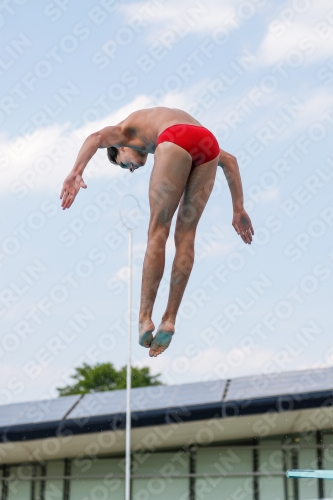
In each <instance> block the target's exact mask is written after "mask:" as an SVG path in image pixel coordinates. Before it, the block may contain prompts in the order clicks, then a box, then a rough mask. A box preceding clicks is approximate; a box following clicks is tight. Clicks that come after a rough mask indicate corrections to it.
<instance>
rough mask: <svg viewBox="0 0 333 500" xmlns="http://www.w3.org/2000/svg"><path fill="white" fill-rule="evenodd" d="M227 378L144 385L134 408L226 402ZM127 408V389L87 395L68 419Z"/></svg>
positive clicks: (137, 392) (133, 393)
mask: <svg viewBox="0 0 333 500" xmlns="http://www.w3.org/2000/svg"><path fill="white" fill-rule="evenodd" d="M225 383H226V382H225V380H218V381H213V382H199V383H193V384H184V385H171V386H168V385H161V386H158V385H157V386H150V387H140V388H135V389H132V391H131V411H132V412H139V411H149V410H158V409H162V408H169V407H184V406H185V407H186V406H191V405H199V404H207V403H214V402H219V401H222V395H223V391H224V388H225ZM125 411H126V391H110V392H104V393H103V392H100V393H96V394H86V395H85V396H84V397H83V398H82V399H81V401H80V402H79V404H78V405H77V406H76V407H75V408H74V409H73V410H72V411H71V412H70V414H69V415H68V417H67V418H68V419H76V418H84V417H91V416H99V415H113V414H116V413H120V412H125Z"/></svg>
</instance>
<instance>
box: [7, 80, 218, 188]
mask: <svg viewBox="0 0 333 500" xmlns="http://www.w3.org/2000/svg"><path fill="white" fill-rule="evenodd" d="M206 82H208V80H207V79H204V80H200V81H199V82H196V83H195V84H194V85H192V86H191V87H190V88H189V89H186V91H185V90H184V91H182V92H169V93H166V94H165V96H164V97H163V98H161V99H160V101H159V102H158V103H156V102H155V101H153V100H152V98H151V97H150V96H148V95H138V96H136V97H135V99H133V100H132V101H131V102H129V103H128V104H126V105H124V106H122V107H121V108H119V109H118V110H117V111H115V112H114V113H112V114H110V115H108V116H106V117H104V118H103V119H102V120H98V121H95V122H91V123H89V124H87V125H83V126H82V127H80V128H78V129H76V130H74V131H71V132H69V133H68V132H67V131H68V129H70V125H71V124H70V123H65V124H62V125H59V124H54V125H52V126H49V127H45V128H41V129H39V130H37V131H35V132H33V133H31V134H26V135H24V136H20V137H18V138H15V139H11V138H8V137H7V136H6V134H1V135H0V175H1V183H0V192H13V190H14V189H16V193H18V189H19V188H20V187H21V186H24V187H25V189H26V188H28V190H29V191H30V192H31V191H34V190H43V191H45V190H51V191H55V192H57V193H58V192H59V190H60V186H61V185H62V182H63V180H64V178H65V177H66V176H67V175H68V173H69V172H70V170H71V169H72V167H73V165H74V162H75V160H76V157H77V154H78V151H79V149H80V147H81V146H82V143H83V141H84V139H85V138H86V137H87V136H88V135H89V134H91V133H92V132H95V131H96V130H99V129H101V128H103V127H106V126H108V125H112V124H116V123H119V122H120V121H122V120H123V119H124V118H126V117H127V116H128V115H129V114H131V113H132V112H134V111H137V110H138V109H144V108H150V107H154V106H166V107H171V108H179V109H184V108H185V107H186V104H187V103H188V102H191V100H192V99H194V98H195V96H196V95H197V93H198V92H199V90H201V89H202V88H203V87H204V86H205V84H206ZM120 175H123V172H122V171H121V170H120V169H117V168H110V164H109V162H108V160H107V159H106V151H105V150H104V149H103V150H99V151H97V153H96V155H95V156H94V158H93V159H92V160H91V161H90V162H89V165H88V167H87V169H86V170H85V173H84V179H85V181H86V180H87V179H88V182H87V184H88V185H89V178H90V177H107V178H110V179H112V178H115V177H118V176H120ZM134 175H135V174H134ZM138 179H139V176H138ZM141 184H142V186H143V183H141ZM139 185H140V183H138V186H139ZM144 185H146V184H145V183H144ZM138 189H139V191H138V192H137V193H141V191H143V189H145V192H144V194H145V196H146V195H147V188H143V187H139V188H138ZM140 190H141V191H140Z"/></svg>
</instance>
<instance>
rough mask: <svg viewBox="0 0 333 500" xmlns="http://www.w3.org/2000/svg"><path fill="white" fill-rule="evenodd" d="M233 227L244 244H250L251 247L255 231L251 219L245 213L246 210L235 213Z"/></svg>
mask: <svg viewBox="0 0 333 500" xmlns="http://www.w3.org/2000/svg"><path fill="white" fill-rule="evenodd" d="M232 225H233V226H234V228H235V230H236V232H237V234H239V235H240V237H241V238H242V240H243V241H244V243H248V244H249V245H250V244H251V241H252V235H254V230H253V227H252V223H251V219H250V217H249V216H248V214H247V213H246V212H245V210H241V211H240V212H234V216H233V219H232Z"/></svg>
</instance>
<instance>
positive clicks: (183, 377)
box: [135, 339, 275, 384]
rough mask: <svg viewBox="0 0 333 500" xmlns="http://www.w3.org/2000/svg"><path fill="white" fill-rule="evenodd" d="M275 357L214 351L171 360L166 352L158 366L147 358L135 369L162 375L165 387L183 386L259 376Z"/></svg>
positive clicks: (264, 351) (267, 353) (265, 352)
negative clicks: (194, 382) (144, 368)
mask: <svg viewBox="0 0 333 500" xmlns="http://www.w3.org/2000/svg"><path fill="white" fill-rule="evenodd" d="M176 340H177V339H176ZM147 353H148V351H147ZM274 354H275V351H274V350H273V349H259V348H258V349H257V350H256V352H254V353H252V354H251V356H248V355H245V354H244V353H243V352H242V351H240V350H239V349H233V350H232V351H230V352H225V351H222V350H221V349H218V348H214V347H212V348H208V349H204V350H202V351H201V352H200V354H199V355H197V356H195V357H193V358H188V357H185V356H178V357H177V356H174V357H171V356H169V355H168V352H167V351H166V352H165V353H163V354H162V355H160V356H158V358H157V359H158V363H156V359H155V358H150V357H149V356H148V355H147V356H145V357H144V358H143V359H142V360H140V361H137V362H136V363H135V366H137V367H138V368H142V367H144V366H148V367H149V368H150V370H151V373H152V374H153V375H156V374H158V373H161V374H162V377H161V380H163V382H164V383H167V384H182V383H186V382H193V381H194V380H195V381H198V380H216V379H224V378H236V377H242V376H248V375H253V374H258V373H260V369H261V367H263V366H264V365H265V364H266V363H267V362H268V361H270V360H271V359H272V356H273V355H274ZM163 374H164V375H163Z"/></svg>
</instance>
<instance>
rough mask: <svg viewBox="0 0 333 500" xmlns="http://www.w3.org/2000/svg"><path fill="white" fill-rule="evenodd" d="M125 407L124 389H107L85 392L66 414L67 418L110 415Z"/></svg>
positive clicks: (121, 411)
mask: <svg viewBox="0 0 333 500" xmlns="http://www.w3.org/2000/svg"><path fill="white" fill-rule="evenodd" d="M125 409H126V391H124V390H122V391H107V392H96V393H94V394H85V395H84V396H83V398H82V399H81V401H80V402H79V403H78V404H77V405H76V406H75V408H73V410H72V411H71V412H70V413H69V415H68V416H67V418H68V419H77V418H85V417H92V416H98V415H108V414H110V415H112V414H116V413H123V412H124V411H125Z"/></svg>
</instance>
